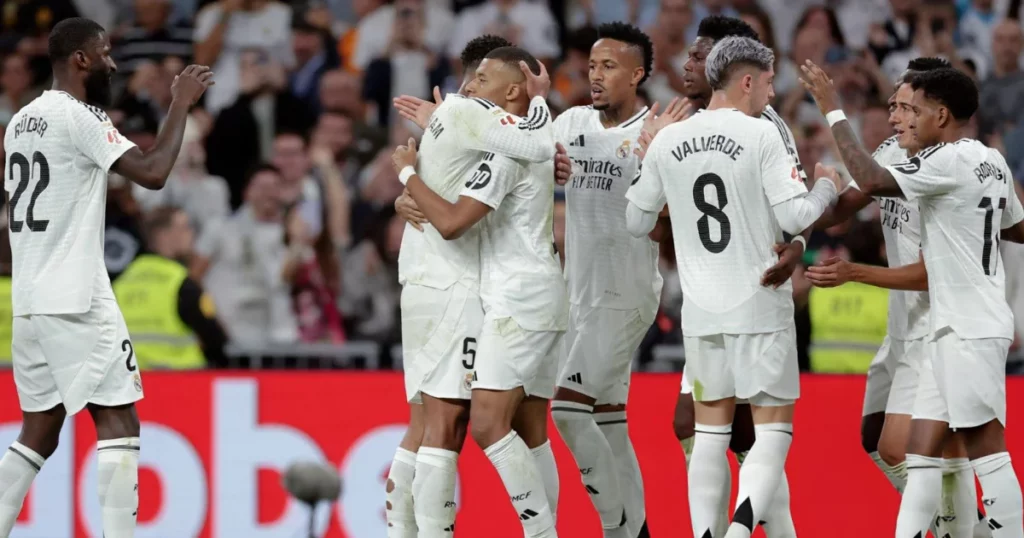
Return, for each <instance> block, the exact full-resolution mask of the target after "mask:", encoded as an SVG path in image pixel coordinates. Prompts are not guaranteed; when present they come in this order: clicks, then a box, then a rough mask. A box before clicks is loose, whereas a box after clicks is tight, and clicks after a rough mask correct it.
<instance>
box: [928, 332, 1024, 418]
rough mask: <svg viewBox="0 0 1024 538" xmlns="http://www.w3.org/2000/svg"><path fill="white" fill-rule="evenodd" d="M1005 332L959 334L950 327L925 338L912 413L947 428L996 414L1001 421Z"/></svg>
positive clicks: (1004, 380)
mask: <svg viewBox="0 0 1024 538" xmlns="http://www.w3.org/2000/svg"><path fill="white" fill-rule="evenodd" d="M1010 343H1011V342H1010V340H1009V339H1005V338H978V339H969V340H965V339H961V338H960V337H959V336H957V334H956V333H955V332H953V331H952V330H951V329H949V328H945V329H942V330H941V331H939V332H938V333H937V334H936V335H935V337H934V340H932V341H931V342H928V343H927V353H928V355H927V357H926V359H925V360H924V361H923V362H922V366H921V378H920V385H919V386H918V390H917V398H916V399H915V401H914V415H913V417H914V418H915V419H923V420H935V421H938V422H946V423H948V424H949V427H950V428H952V429H959V428H973V427H975V426H981V425H983V424H987V423H989V422H991V421H992V420H998V421H999V422H1000V423H1001V424H1002V425H1004V426H1005V425H1006V354H1007V352H1008V351H1009V349H1010Z"/></svg>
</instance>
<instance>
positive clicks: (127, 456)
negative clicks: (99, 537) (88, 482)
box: [96, 437, 139, 538]
mask: <svg viewBox="0 0 1024 538" xmlns="http://www.w3.org/2000/svg"><path fill="white" fill-rule="evenodd" d="M96 452H97V458H96V459H97V462H98V464H97V467H96V485H97V486H98V487H97V491H98V493H99V496H100V509H101V510H102V511H103V536H104V537H105V538H131V537H132V536H134V535H135V519H136V516H137V515H138V511H139V438H138V437H121V438H120V439H108V440H105V441H99V442H98V443H96Z"/></svg>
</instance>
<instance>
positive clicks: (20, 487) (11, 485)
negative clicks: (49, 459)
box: [0, 441, 46, 536]
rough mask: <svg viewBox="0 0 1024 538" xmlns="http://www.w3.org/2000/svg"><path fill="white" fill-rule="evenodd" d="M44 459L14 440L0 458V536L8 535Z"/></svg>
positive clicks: (44, 461)
mask: <svg viewBox="0 0 1024 538" xmlns="http://www.w3.org/2000/svg"><path fill="white" fill-rule="evenodd" d="M43 463H46V459H45V458H43V457H42V456H40V455H39V454H37V453H36V451H35V450H32V449H31V448H29V447H27V446H25V445H23V444H21V443H19V442H17V441H15V442H14V443H13V444H12V445H11V447H10V448H8V449H7V451H6V452H5V453H4V456H3V458H0V536H9V535H10V534H11V529H13V528H14V523H15V522H16V521H17V520H18V514H20V513H21V505H22V504H23V503H24V502H25V495H27V494H28V489H29V488H30V487H31V486H32V480H33V479H34V478H35V477H36V474H37V473H38V472H39V470H40V469H42V468H43Z"/></svg>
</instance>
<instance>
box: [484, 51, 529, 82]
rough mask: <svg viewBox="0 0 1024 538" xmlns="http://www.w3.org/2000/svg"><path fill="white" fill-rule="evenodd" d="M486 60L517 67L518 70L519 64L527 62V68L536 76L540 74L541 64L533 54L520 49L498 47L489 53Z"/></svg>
mask: <svg viewBox="0 0 1024 538" xmlns="http://www.w3.org/2000/svg"><path fill="white" fill-rule="evenodd" d="M484 58H486V59H488V60H498V61H500V62H503V63H504V64H505V65H509V66H512V67H515V68H516V70H519V62H526V66H527V67H529V68H530V71H532V72H533V74H534V75H539V74H540V62H539V61H537V59H536V58H534V57H533V55H532V54H530V53H529V52H526V51H525V50H524V49H521V48H519V47H498V48H496V49H494V50H492V51H491V52H488V53H487V56H485V57H484Z"/></svg>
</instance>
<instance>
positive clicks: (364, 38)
mask: <svg viewBox="0 0 1024 538" xmlns="http://www.w3.org/2000/svg"><path fill="white" fill-rule="evenodd" d="M385 4H386V5H381V6H380V7H378V8H377V9H375V10H374V11H373V12H372V13H370V14H368V15H366V17H364V18H363V19H362V20H361V21H360V22H359V28H358V30H357V32H358V37H357V38H356V44H355V48H354V50H353V51H352V55H353V57H352V60H351V66H352V68H353V69H355V70H359V71H362V70H365V69H366V68H367V67H369V65H370V62H372V61H373V60H375V59H377V58H381V57H385V56H390V55H391V54H392V53H393V52H394V51H395V49H396V47H401V46H402V40H403V38H404V37H405V36H403V35H402V33H403V32H404V31H407V29H408V26H409V25H410V22H409V19H410V18H416V19H419V20H420V21H421V26H420V28H421V29H420V34H421V35H420V37H419V39H417V41H418V43H419V44H421V45H423V46H424V47H426V48H427V49H429V50H432V51H434V52H437V53H441V52H444V50H445V48H446V46H447V45H448V40H449V39H450V38H451V36H452V27H453V24H454V17H453V16H452V13H451V11H450V10H448V9H446V8H444V7H438V6H437V5H428V4H426V3H425V1H424V0H395V1H394V2H388V3H385ZM472 37H476V34H474V35H473V36H471V37H470V38H472ZM467 41H468V39H467ZM459 50H462V49H461V47H460V48H459ZM456 56H457V55H456Z"/></svg>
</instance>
